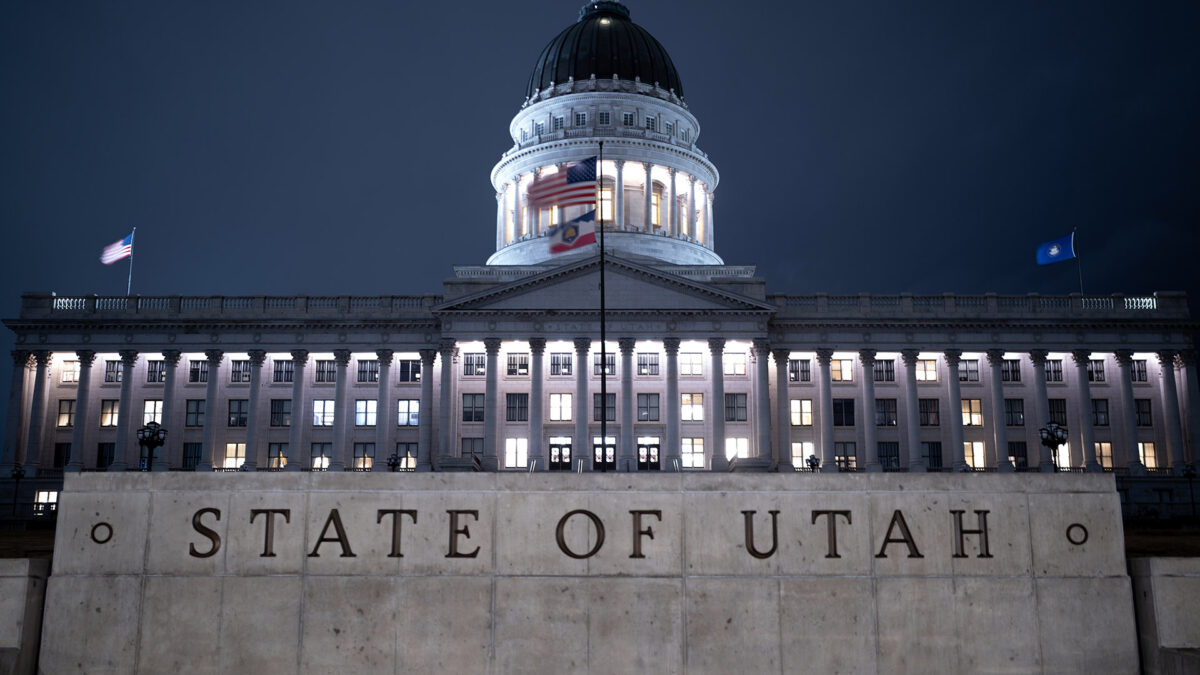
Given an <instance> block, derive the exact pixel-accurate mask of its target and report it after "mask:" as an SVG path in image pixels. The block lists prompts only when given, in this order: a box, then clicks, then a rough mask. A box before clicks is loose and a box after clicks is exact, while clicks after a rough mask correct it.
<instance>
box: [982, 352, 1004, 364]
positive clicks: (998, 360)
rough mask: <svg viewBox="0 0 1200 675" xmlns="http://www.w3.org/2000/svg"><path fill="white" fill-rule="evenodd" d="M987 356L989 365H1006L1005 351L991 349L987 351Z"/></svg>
mask: <svg viewBox="0 0 1200 675" xmlns="http://www.w3.org/2000/svg"><path fill="white" fill-rule="evenodd" d="M986 354H987V362H988V365H990V366H996V367H999V366H1002V365H1004V350H1003V349H989V350H987V352H986Z"/></svg>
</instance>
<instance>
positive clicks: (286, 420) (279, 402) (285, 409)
mask: <svg viewBox="0 0 1200 675" xmlns="http://www.w3.org/2000/svg"><path fill="white" fill-rule="evenodd" d="M271 426H273V427H290V426H292V399H290V398H273V399H271Z"/></svg>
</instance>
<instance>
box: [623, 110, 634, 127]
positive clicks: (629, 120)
mask: <svg viewBox="0 0 1200 675" xmlns="http://www.w3.org/2000/svg"><path fill="white" fill-rule="evenodd" d="M621 124H622V125H623V126H627V127H631V126H633V113H631V112H627V113H621Z"/></svg>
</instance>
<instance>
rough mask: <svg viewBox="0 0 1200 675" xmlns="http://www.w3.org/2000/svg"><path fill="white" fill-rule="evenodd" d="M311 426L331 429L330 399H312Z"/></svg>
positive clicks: (331, 403) (331, 411)
mask: <svg viewBox="0 0 1200 675" xmlns="http://www.w3.org/2000/svg"><path fill="white" fill-rule="evenodd" d="M313 426H314V427H331V426H333V399H331V398H315V399H313Z"/></svg>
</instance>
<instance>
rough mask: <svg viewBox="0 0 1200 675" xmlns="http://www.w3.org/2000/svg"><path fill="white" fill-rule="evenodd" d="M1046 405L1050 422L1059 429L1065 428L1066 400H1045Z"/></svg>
mask: <svg viewBox="0 0 1200 675" xmlns="http://www.w3.org/2000/svg"><path fill="white" fill-rule="evenodd" d="M1046 405H1047V407H1048V409H1049V411H1050V421H1051V422H1054V423H1055V424H1057V425H1058V426H1060V427H1065V426H1067V399H1065V398H1051V399H1047V400H1046Z"/></svg>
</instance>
